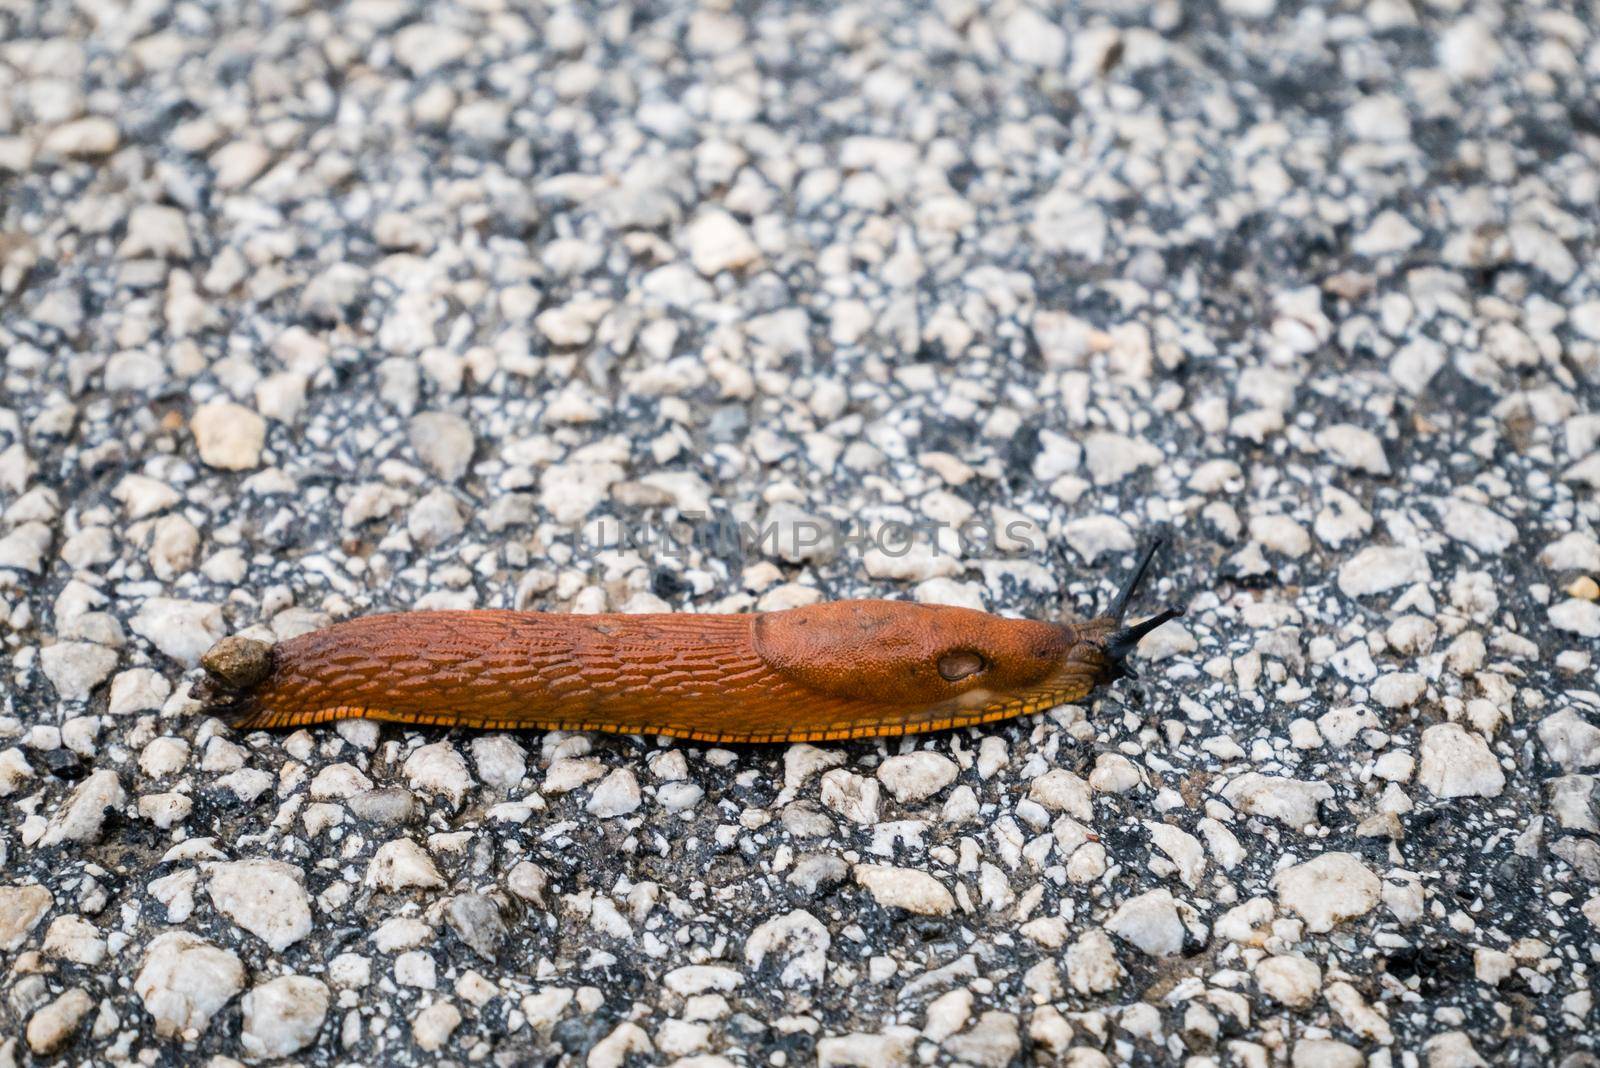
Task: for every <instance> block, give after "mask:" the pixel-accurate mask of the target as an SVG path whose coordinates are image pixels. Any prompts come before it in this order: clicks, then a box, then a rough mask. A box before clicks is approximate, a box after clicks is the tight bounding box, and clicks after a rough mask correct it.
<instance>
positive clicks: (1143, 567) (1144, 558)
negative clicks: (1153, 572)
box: [1104, 538, 1183, 679]
mask: <svg viewBox="0 0 1600 1068" xmlns="http://www.w3.org/2000/svg"><path fill="white" fill-rule="evenodd" d="M1160 548H1161V539H1160V538H1156V539H1154V540H1153V541H1151V542H1150V544H1149V545H1147V546H1145V550H1144V552H1142V553H1140V554H1139V561H1138V562H1137V563H1136V564H1134V565H1133V571H1132V573H1131V574H1129V575H1128V578H1127V581H1125V582H1124V583H1123V584H1122V589H1121V590H1119V591H1117V596H1116V599H1115V600H1113V601H1112V602H1111V608H1110V610H1109V611H1108V612H1107V613H1106V616H1107V618H1108V619H1110V620H1111V621H1112V622H1114V623H1121V622H1122V617H1123V616H1124V615H1125V614H1126V613H1127V611H1128V602H1129V601H1130V600H1132V599H1133V595H1134V593H1135V592H1136V591H1137V590H1138V588H1139V584H1140V583H1141V582H1143V581H1144V576H1145V572H1146V571H1148V570H1149V568H1150V561H1151V560H1152V559H1154V558H1155V555H1156V550H1157V549H1160ZM1181 615H1183V606H1181V605H1174V606H1172V607H1169V608H1166V609H1164V610H1162V611H1161V612H1159V613H1157V614H1156V615H1153V616H1151V617H1150V618H1149V619H1147V620H1145V621H1144V622H1142V623H1135V624H1134V625H1133V626H1131V627H1120V628H1118V629H1117V630H1114V631H1112V632H1111V633H1110V634H1108V635H1107V636H1106V638H1105V642H1104V648H1105V652H1106V659H1107V660H1108V661H1109V662H1110V666H1111V670H1112V671H1113V672H1114V674H1113V678H1128V679H1133V678H1138V676H1137V675H1136V674H1134V671H1133V669H1132V668H1130V667H1128V666H1127V663H1126V661H1127V658H1128V656H1129V654H1131V653H1132V652H1133V651H1134V649H1135V648H1137V647H1138V645H1139V642H1140V641H1141V640H1143V638H1144V636H1145V635H1147V634H1149V633H1150V632H1151V631H1153V630H1155V629H1156V628H1157V627H1159V626H1161V624H1163V623H1165V622H1166V621H1167V620H1169V619H1176V618H1178V617H1179V616H1181Z"/></svg>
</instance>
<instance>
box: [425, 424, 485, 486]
mask: <svg viewBox="0 0 1600 1068" xmlns="http://www.w3.org/2000/svg"><path fill="white" fill-rule="evenodd" d="M409 433H410V440H411V447H412V448H413V449H415V450H416V453H417V456H418V458H419V459H421V460H422V462H423V463H424V464H425V465H427V467H428V470H430V471H432V472H433V473H434V474H436V475H438V476H439V477H440V478H442V479H444V480H445V481H446V482H457V481H459V480H460V479H461V476H462V475H464V474H466V473H467V466H468V465H469V464H470V463H471V462H472V453H473V450H474V449H475V448H476V445H477V442H476V439H475V438H474V436H473V433H472V427H471V425H470V424H469V423H468V422H467V421H466V420H465V419H463V418H461V417H460V416H459V415H452V414H450V413H449V412H419V413H417V414H416V415H414V416H412V418H411V426H410V432H409Z"/></svg>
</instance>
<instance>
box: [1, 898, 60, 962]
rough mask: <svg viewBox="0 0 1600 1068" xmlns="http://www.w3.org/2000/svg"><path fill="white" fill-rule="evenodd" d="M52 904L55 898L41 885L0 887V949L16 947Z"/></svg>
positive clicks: (13, 949)
mask: <svg viewBox="0 0 1600 1068" xmlns="http://www.w3.org/2000/svg"><path fill="white" fill-rule="evenodd" d="M53 904H55V898H54V897H53V896H52V895H51V893H50V891H48V890H46V889H45V888H44V887H42V886H0V950H4V951H6V952H7V953H12V952H15V951H16V950H17V949H18V948H20V947H21V946H22V943H23V942H25V941H27V938H28V934H29V932H31V931H32V930H33V928H34V927H35V925H37V924H38V922H39V921H40V920H42V919H43V918H44V914H45V913H47V912H49V911H50V906H51V905H53Z"/></svg>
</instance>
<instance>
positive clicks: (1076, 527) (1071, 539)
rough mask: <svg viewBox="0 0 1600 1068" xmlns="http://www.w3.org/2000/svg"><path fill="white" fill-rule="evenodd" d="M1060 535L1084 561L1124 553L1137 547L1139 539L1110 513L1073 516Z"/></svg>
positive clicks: (1090, 561) (1093, 560)
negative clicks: (1080, 517) (1077, 517)
mask: <svg viewBox="0 0 1600 1068" xmlns="http://www.w3.org/2000/svg"><path fill="white" fill-rule="evenodd" d="M1061 536H1062V537H1063V538H1064V539H1065V540H1066V543H1067V545H1068V546H1069V547H1070V548H1071V549H1072V551H1073V552H1075V553H1077V554H1078V555H1079V556H1080V557H1082V558H1083V562H1084V563H1086V564H1093V563H1094V562H1095V561H1096V560H1098V559H1100V557H1102V556H1110V555H1113V554H1115V553H1125V552H1129V551H1131V550H1133V549H1135V548H1137V547H1138V539H1136V538H1135V537H1134V536H1133V531H1131V530H1129V529H1128V525H1127V524H1126V523H1124V522H1123V521H1122V520H1120V519H1118V518H1117V517H1115V516H1109V515H1093V516H1085V517H1084V518H1082V519H1074V520H1072V521H1071V522H1069V523H1068V524H1067V525H1066V526H1065V527H1064V528H1062V531H1061Z"/></svg>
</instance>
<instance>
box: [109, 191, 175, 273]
mask: <svg viewBox="0 0 1600 1068" xmlns="http://www.w3.org/2000/svg"><path fill="white" fill-rule="evenodd" d="M117 255H118V256H121V257H122V258H123V259H134V258H137V257H139V256H156V257H159V258H161V259H173V260H186V259H188V258H189V257H191V256H193V255H194V243H193V242H192V241H190V239H189V224H188V223H187V222H186V221H185V220H184V217H183V212H182V211H181V210H179V209H178V208H173V207H168V206H167V205H165V204H141V205H139V206H138V207H137V208H134V209H133V212H132V214H130V215H129V216H128V236H127V237H125V238H123V239H122V244H121V245H120V246H118V248H117Z"/></svg>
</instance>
